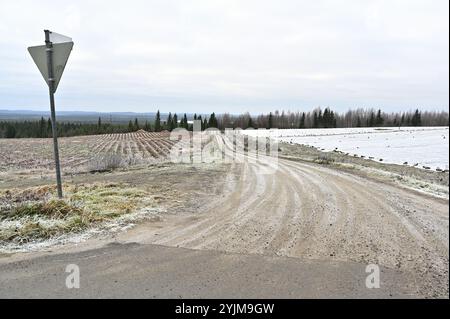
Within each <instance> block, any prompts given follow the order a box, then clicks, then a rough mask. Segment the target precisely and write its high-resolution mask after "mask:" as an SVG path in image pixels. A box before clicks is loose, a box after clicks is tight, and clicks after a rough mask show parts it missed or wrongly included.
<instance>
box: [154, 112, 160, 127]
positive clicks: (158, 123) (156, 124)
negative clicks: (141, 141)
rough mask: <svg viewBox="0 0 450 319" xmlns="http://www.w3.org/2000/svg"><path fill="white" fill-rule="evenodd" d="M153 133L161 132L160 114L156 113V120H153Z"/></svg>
mask: <svg viewBox="0 0 450 319" xmlns="http://www.w3.org/2000/svg"><path fill="white" fill-rule="evenodd" d="M155 132H161V114H160V113H159V110H158V112H156V118H155Z"/></svg>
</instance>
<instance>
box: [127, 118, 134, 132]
mask: <svg viewBox="0 0 450 319" xmlns="http://www.w3.org/2000/svg"><path fill="white" fill-rule="evenodd" d="M133 131H134V126H133V122H132V121H131V120H130V121H129V122H128V132H133Z"/></svg>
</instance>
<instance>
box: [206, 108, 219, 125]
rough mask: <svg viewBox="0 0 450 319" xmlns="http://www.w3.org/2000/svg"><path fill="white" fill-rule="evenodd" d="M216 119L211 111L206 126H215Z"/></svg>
mask: <svg viewBox="0 0 450 319" xmlns="http://www.w3.org/2000/svg"><path fill="white" fill-rule="evenodd" d="M217 126H218V125H217V119H216V114H215V113H214V112H213V113H212V114H211V116H210V117H209V121H208V127H215V128H217Z"/></svg>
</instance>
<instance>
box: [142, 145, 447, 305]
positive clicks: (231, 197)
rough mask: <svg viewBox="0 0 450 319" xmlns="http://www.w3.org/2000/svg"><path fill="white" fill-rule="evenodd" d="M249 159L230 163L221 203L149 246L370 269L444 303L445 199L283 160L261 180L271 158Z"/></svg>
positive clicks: (178, 223)
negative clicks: (383, 270) (389, 273)
mask: <svg viewBox="0 0 450 319" xmlns="http://www.w3.org/2000/svg"><path fill="white" fill-rule="evenodd" d="M228 147H229V146H228ZM238 155H239V154H238ZM240 156H241V155H240ZM244 158H245V157H244ZM250 159H251V161H247V162H245V163H243V164H235V167H238V168H240V170H239V171H238V173H236V170H233V173H232V174H234V177H233V178H231V179H230V181H231V180H233V181H235V182H234V184H233V185H231V190H230V191H228V192H225V193H224V194H225V196H224V197H222V198H220V199H219V200H218V201H217V202H213V203H211V205H210V206H209V207H208V208H207V209H205V210H204V211H202V212H200V213H198V214H195V215H194V216H192V215H188V216H186V215H181V216H173V222H171V223H170V224H169V225H168V226H167V227H163V229H159V230H158V236H157V237H156V238H154V239H151V240H150V242H153V243H157V244H162V245H167V246H177V247H185V248H194V249H210V250H220V251H229V252H237V253H245V254H249V253H250V254H264V255H281V256H289V257H297V258H311V259H318V260H330V261H331V260H343V261H355V262H360V263H365V264H369V263H377V264H380V265H381V266H385V267H390V268H393V269H399V270H401V271H405V272H407V273H411V274H412V275H411V276H412V277H411V278H412V279H411V280H412V281H417V282H419V286H420V287H422V288H423V290H424V291H421V292H420V293H421V294H424V295H428V296H448V256H449V254H448V238H449V236H448V227H449V213H448V201H447V200H442V199H437V198H433V197H429V196H426V195H423V194H419V193H415V192H413V191H409V190H405V189H401V188H396V187H394V186H392V185H387V184H384V183H381V182H377V181H373V180H368V179H365V178H362V177H359V176H356V175H353V174H350V173H348V172H341V171H339V170H336V169H332V168H328V167H326V166H323V165H321V166H319V165H316V164H311V163H303V162H294V161H289V160H285V159H278V169H277V170H276V171H274V172H273V173H272V174H263V173H262V172H263V170H264V169H265V167H266V166H267V165H268V164H270V161H273V159H272V158H270V157H267V156H264V157H260V158H259V161H253V160H254V158H253V159H252V158H250ZM230 174H231V173H230ZM228 186H230V185H228Z"/></svg>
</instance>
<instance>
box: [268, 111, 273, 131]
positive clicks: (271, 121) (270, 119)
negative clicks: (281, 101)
mask: <svg viewBox="0 0 450 319" xmlns="http://www.w3.org/2000/svg"><path fill="white" fill-rule="evenodd" d="M268 124H269V125H268V126H269V127H268V129H270V128H273V115H272V112H270V113H269V123H268Z"/></svg>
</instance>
